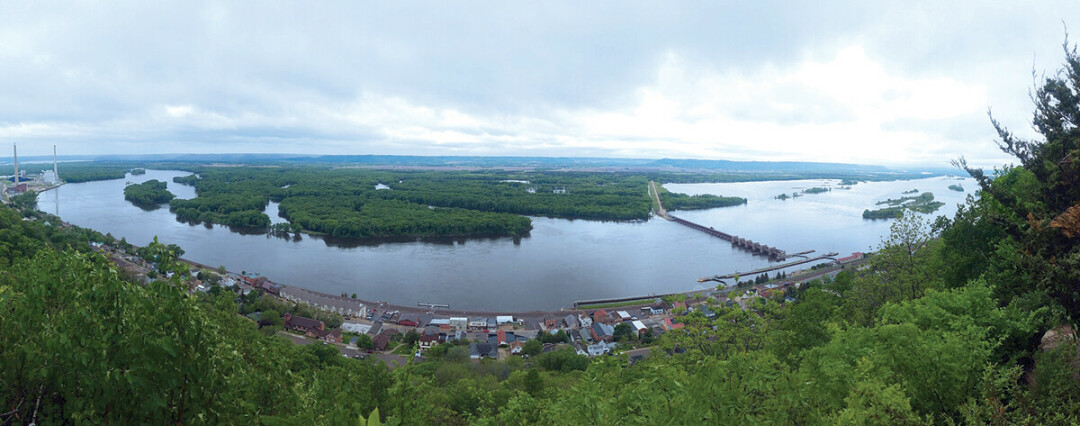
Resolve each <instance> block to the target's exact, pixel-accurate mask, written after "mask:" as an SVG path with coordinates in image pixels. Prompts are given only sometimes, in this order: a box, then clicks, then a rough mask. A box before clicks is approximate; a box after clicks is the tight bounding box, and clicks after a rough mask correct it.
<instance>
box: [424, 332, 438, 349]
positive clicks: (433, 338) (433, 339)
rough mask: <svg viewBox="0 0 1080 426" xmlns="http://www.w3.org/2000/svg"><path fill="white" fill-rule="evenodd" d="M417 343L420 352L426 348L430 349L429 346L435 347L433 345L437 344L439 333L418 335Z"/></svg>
mask: <svg viewBox="0 0 1080 426" xmlns="http://www.w3.org/2000/svg"><path fill="white" fill-rule="evenodd" d="M419 343H420V352H425V351H427V350H428V349H431V348H433V347H435V345H438V344H439V335H438V334H425V335H423V336H420V341H419Z"/></svg>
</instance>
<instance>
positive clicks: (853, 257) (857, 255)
mask: <svg viewBox="0 0 1080 426" xmlns="http://www.w3.org/2000/svg"><path fill="white" fill-rule="evenodd" d="M863 258H866V253H863V252H854V253H851V255H850V256H846V257H840V258H838V259H836V262H838V263H839V264H840V265H843V264H850V263H852V262H855V261H861V259H863Z"/></svg>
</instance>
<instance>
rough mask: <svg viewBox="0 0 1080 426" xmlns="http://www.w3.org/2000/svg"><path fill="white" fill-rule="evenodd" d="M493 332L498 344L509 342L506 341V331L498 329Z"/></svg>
mask: <svg viewBox="0 0 1080 426" xmlns="http://www.w3.org/2000/svg"><path fill="white" fill-rule="evenodd" d="M495 334H496V340H497V341H498V343H499V346H502V345H506V344H508V343H509V342H507V341H506V331H504V330H499V331H497V332H496V333H495Z"/></svg>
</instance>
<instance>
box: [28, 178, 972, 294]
mask: <svg viewBox="0 0 1080 426" xmlns="http://www.w3.org/2000/svg"><path fill="white" fill-rule="evenodd" d="M187 174H188V173H186V172H181V171H169V170H147V171H146V174H144V175H137V176H131V175H129V176H127V177H126V178H125V179H117V180H109V181H98V182H84V183H75V184H67V185H64V186H61V187H60V188H57V189H55V190H52V191H49V192H46V193H44V194H42V195H40V196H39V205H38V207H39V208H40V209H41V210H43V211H47V212H49V213H54V214H57V215H59V216H60V217H61V218H63V219H64V220H65V221H67V222H70V223H73V224H76V225H79V226H82V227H87V228H92V229H96V230H98V231H101V232H108V233H111V234H112V235H114V236H115V237H116V238H120V237H125V238H127V240H128V241H129V242H131V243H132V244H136V245H145V244H146V243H147V242H149V241H151V240H152V239H153V237H154V236H157V237H158V238H159V240H160V241H162V242H164V243H174V244H178V245H180V246H181V247H183V249H184V250H185V251H186V253H185V254H184V257H185V258H187V259H190V260H193V261H195V262H199V263H203V264H207V265H213V266H217V265H224V266H226V267H227V268H228V269H229V270H230V271H237V272H239V271H249V272H258V273H261V274H263V275H266V276H267V277H269V278H270V279H271V280H273V281H274V282H279V283H284V284H287V285H292V286H297V287H303V288H307V289H311V290H315V291H320V292H324V293H329V294H341V293H347V294H352V293H356V294H357V295H358V296H359V297H360V298H363V299H367V300H380V301H386V302H390V303H393V304H398V305H405V306H415V305H416V303H419V302H423V303H439V304H448V305H450V307H451V308H452V309H482V310H501V311H527V310H549V309H558V308H561V307H568V306H570V305H572V303H573V302H574V301H575V300H582V299H593V298H608V297H621V296H639V295H650V294H662V293H670V292H676V291H691V290H697V289H706V288H709V287H710V286H709V285H707V284H699V283H697V282H696V280H697V279H698V278H700V277H705V276H711V275H715V274H720V273H730V272H735V271H739V270H742V271H745V270H750V269H754V268H758V267H762V266H766V265H768V264H769V261H768V259H765V258H762V257H758V256H753V255H750V254H748V253H745V252H742V251H740V250H738V249H735V248H733V247H732V246H731V245H730V244H729V243H727V242H725V241H722V240H719V239H717V238H714V237H710V236H708V235H705V234H704V233H701V232H699V231H694V230H692V229H689V228H686V227H684V226H681V225H678V224H675V223H673V222H668V221H665V220H662V219H658V218H654V219H653V220H649V221H647V222H631V223H625V222H594V221H585V220H566V219H552V218H543V217H534V218H533V230H532V232H531V233H530V235H529V236H527V237H523V238H510V237H506V238H450V239H437V240H424V241H418V240H409V241H404V242H403V241H363V242H356V241H332V240H326V239H322V238H317V237H310V236H303V237H302V238H300V239H292V238H288V239H282V238H276V237H270V236H267V235H265V234H250V233H240V232H234V231H232V230H230V229H229V228H227V227H224V226H219V225H203V224H197V225H191V224H186V223H181V222H178V221H177V220H176V217H175V215H173V214H172V213H170V212H169V210H168V207H167V206H164V207H162V208H159V209H155V210H149V211H148V210H144V209H141V208H139V207H136V206H134V205H132V204H131V203H129V202H127V201H125V200H124V196H123V188H124V186H125V182H128V181H130V182H134V183H140V182H144V181H146V180H149V179H158V180H162V181H166V182H168V186H169V191H171V192H172V193H174V194H176V195H177V197H179V198H192V197H194V196H195V192H194V189H193V188H192V187H190V186H187V185H181V184H177V183H175V182H172V178H173V177H175V176H183V175H187ZM953 183H962V184H963V186H964V187H965V189H967V190H968V191H969V192H964V193H960V192H956V191H951V190H948V189H946V187H947V186H948V185H950V184H953ZM822 185H828V186H832V187H836V186H838V181H835V180H830V181H823V180H813V181H780V182H751V183H730V184H669V185H666V186H665V187H666V188H668V189H669V190H671V191H673V192H686V193H690V194H698V193H714V194H719V195H738V196H742V197H746V198H748V199H749V202H748V204H746V205H744V206H737V207H728V208H721V209H711V210H703V211H688V212H681V211H675V212H672V213H673V214H675V215H677V216H680V217H682V218H685V219H688V220H691V221H695V222H698V223H702V224H704V225H707V226H713V227H715V228H716V229H719V230H723V231H725V232H728V233H732V234H736V235H739V236H742V237H744V238H749V239H752V240H754V241H757V242H761V243H764V244H769V245H772V246H776V247H779V248H781V249H784V250H787V251H788V252H797V251H803V250H810V249H814V250H817V251H818V252H819V253H824V252H826V251H838V252H840V253H841V255H847V254H849V253H851V252H853V251H865V250H867V249H869V248H871V247H872V246H876V245H877V243H878V242H879V241H880V240H881V237H882V236H883V235H885V234H887V233H888V228H889V223H890V221H881V220H878V221H869V220H863V219H862V217H861V214H862V211H863V209H865V208H870V207H872V206H873V202H874V201H877V200H883V199H886V198H898V197H899V196H900V193H901V192H902V191H905V190H909V189H912V188H918V189H920V190H923V191H932V192H933V193H934V194H935V195H936V196H937V199H938V200H940V201H944V202H945V203H946V205H945V207H943V208H942V209H941V210H939V211H938V212H937V213H935V214H934V215H939V214H947V215H952V214H953V212H955V211H956V203H958V202H961V201H962V200H963V198H964V196H965V195H966V194H968V193H970V191H971V190H972V189H973V188H975V185H974V182H973V181H972V180H971V179H965V180H956V178H930V179H920V180H916V181H898V182H873V183H860V184H858V185H855V186H854V187H852V188H851V189H846V190H842V189H834V190H833V191H831V192H826V193H823V194H814V195H805V196H802V197H799V198H796V199H789V200H787V201H780V200H775V199H773V198H772V197H773V196H775V195H777V194H780V193H789V194H790V193H791V192H793V191H798V190H800V189H802V188H808V187H811V186H822ZM276 210H277V206H276V205H274V204H273V203H271V205H270V206H268V209H267V213H268V214H270V216H271V219H272V220H273V221H274V222H278V221H281V219H280V218H278V217H277V216H276Z"/></svg>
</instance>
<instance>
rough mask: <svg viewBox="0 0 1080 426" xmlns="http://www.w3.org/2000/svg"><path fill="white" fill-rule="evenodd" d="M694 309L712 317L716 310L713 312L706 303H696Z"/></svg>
mask: <svg viewBox="0 0 1080 426" xmlns="http://www.w3.org/2000/svg"><path fill="white" fill-rule="evenodd" d="M694 309H697V311H698V312H700V313H701V315H704V316H705V318H709V319H712V318H715V317H716V312H713V310H712V308H709V306H708V305H698V306H697V307H696V308H694Z"/></svg>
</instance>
